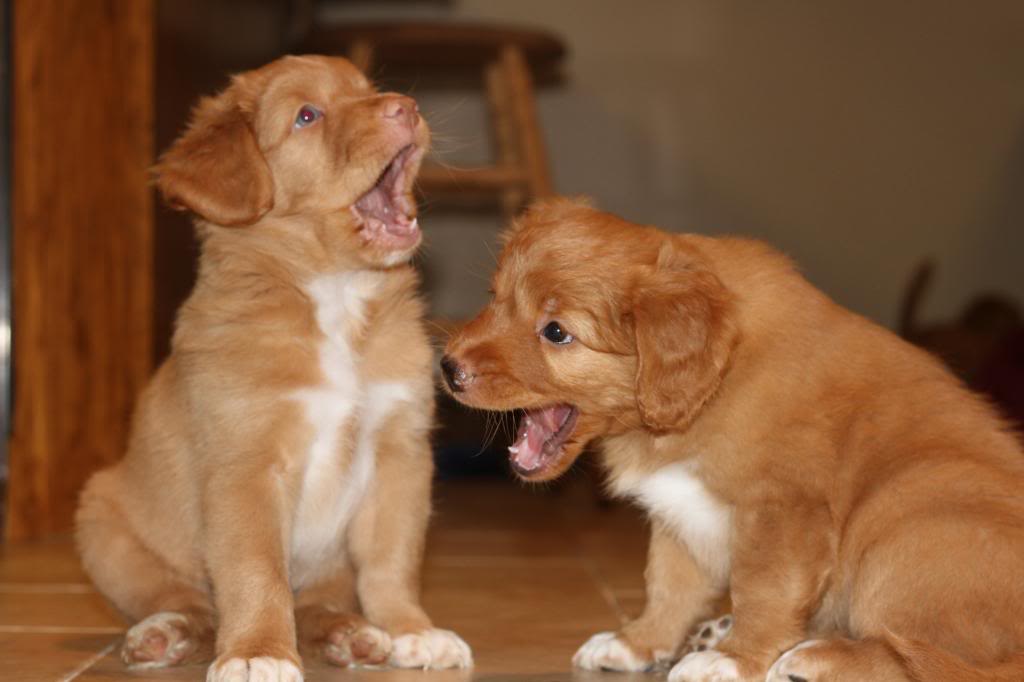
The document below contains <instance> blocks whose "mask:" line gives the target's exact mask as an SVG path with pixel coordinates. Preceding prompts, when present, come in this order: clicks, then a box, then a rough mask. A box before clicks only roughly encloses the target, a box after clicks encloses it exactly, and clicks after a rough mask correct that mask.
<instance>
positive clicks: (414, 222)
mask: <svg viewBox="0 0 1024 682" xmlns="http://www.w3.org/2000/svg"><path fill="white" fill-rule="evenodd" d="M419 227H420V219H419V218H413V219H412V222H411V223H409V229H410V230H417V229H419Z"/></svg>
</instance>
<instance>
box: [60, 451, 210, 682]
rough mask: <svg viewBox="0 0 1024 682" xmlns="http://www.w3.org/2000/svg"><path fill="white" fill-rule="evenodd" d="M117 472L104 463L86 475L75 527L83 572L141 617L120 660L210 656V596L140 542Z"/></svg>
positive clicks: (159, 663) (146, 663) (161, 662)
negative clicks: (120, 496)
mask: <svg viewBox="0 0 1024 682" xmlns="http://www.w3.org/2000/svg"><path fill="white" fill-rule="evenodd" d="M118 473H119V472H118V469H117V468H114V469H107V470H105V471H101V472H99V473H97V474H96V475H94V476H93V477H92V479H90V481H89V482H88V484H87V485H86V487H85V489H84V490H83V491H82V496H81V502H80V505H79V508H78V512H77V515H76V518H75V526H76V539H77V542H78V548H79V552H80V554H81V557H82V563H83V566H84V567H85V570H86V572H87V573H88V574H89V576H90V577H91V578H92V580H93V582H94V583H95V584H96V586H97V587H98V588H99V589H100V591H101V592H102V593H103V594H104V595H105V596H106V597H107V598H108V599H110V601H112V602H113V603H114V605H115V606H116V607H117V608H118V609H120V610H121V611H122V612H123V613H125V614H126V615H127V616H129V617H130V618H132V619H133V620H135V621H138V622H137V623H136V624H135V625H134V626H133V627H132V628H131V629H129V630H128V632H127V634H126V635H125V641H124V645H123V646H122V649H121V658H122V659H123V660H124V662H125V663H126V664H127V665H129V666H132V667H135V668H158V667H164V666H170V665H179V664H182V663H191V662H196V661H201V660H206V659H209V658H211V657H212V654H213V609H212V607H211V605H210V600H209V597H208V595H207V594H205V593H204V592H203V591H202V590H200V589H199V588H197V587H195V586H193V585H190V584H188V583H187V582H186V581H185V580H184V579H183V578H182V577H181V576H180V575H178V574H177V573H176V572H175V571H174V570H173V569H172V568H171V567H170V566H168V565H167V564H166V562H164V561H163V560H162V559H161V558H160V557H159V556H158V555H157V554H156V553H154V552H153V551H152V550H150V549H149V548H148V547H146V546H145V545H144V544H143V543H142V542H141V541H140V540H139V538H138V537H137V535H136V534H135V532H134V531H133V529H132V528H131V526H130V524H129V523H128V521H127V516H126V515H125V513H124V511H123V509H122V507H121V503H120V500H119V499H118V495H117V491H118V490H119V489H120V486H118V485H117V483H118V480H117V478H118Z"/></svg>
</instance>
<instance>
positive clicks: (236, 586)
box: [203, 465, 302, 682]
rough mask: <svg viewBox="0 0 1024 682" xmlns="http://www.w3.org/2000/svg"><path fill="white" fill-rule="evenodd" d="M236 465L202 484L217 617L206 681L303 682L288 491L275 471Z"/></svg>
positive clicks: (208, 560)
mask: <svg viewBox="0 0 1024 682" xmlns="http://www.w3.org/2000/svg"><path fill="white" fill-rule="evenodd" d="M243 467H244V465H243ZM239 468H240V467H222V468H220V469H218V470H216V471H214V472H211V475H210V478H209V480H208V483H207V485H206V488H205V490H204V500H203V502H204V514H205V519H206V527H205V533H206V535H205V545H206V556H207V562H208V570H209V573H210V580H211V582H212V584H213V593H214V603H215V604H216V608H217V615H218V618H219V622H218V628H217V658H216V660H215V661H214V662H213V664H212V665H211V666H210V668H209V670H208V672H207V680H208V682H226V681H228V680H230V681H231V682H239V681H241V682H245V681H255V680H273V681H274V682H300V681H301V680H302V671H301V663H300V661H299V655H298V652H297V651H296V646H295V619H294V615H293V611H292V591H291V587H290V585H289V583H288V567H287V562H286V556H285V549H284V547H285V542H286V538H287V530H286V528H287V526H286V524H285V522H284V518H285V515H284V513H283V509H284V504H283V502H284V500H283V497H284V491H283V490H282V486H281V485H280V484H279V482H278V481H276V479H275V478H274V476H275V475H274V474H273V473H272V472H271V471H267V470H259V471H252V470H250V471H247V472H246V471H239ZM244 468H249V467H244ZM254 468H255V467H254Z"/></svg>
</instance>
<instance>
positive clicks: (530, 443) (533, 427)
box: [508, 404, 579, 478]
mask: <svg viewBox="0 0 1024 682" xmlns="http://www.w3.org/2000/svg"><path fill="white" fill-rule="evenodd" d="M578 417H579V410H578V409H576V407H575V406H573V405H565V404H563V405H551V406H548V407H540V408H535V409H532V410H526V413H525V414H524V415H523V417H522V419H521V420H520V421H519V431H518V432H517V435H516V442H515V443H513V444H512V445H510V446H509V448H508V454H509V461H510V462H511V464H512V468H513V469H514V470H515V472H516V473H517V474H519V475H520V476H522V477H523V478H531V477H536V476H537V475H539V474H541V473H543V472H544V471H545V470H547V469H548V468H550V467H551V465H553V464H555V463H556V462H557V461H558V460H559V458H560V456H561V454H562V451H563V446H564V445H565V442H566V441H567V440H568V439H569V436H571V435H572V432H573V429H574V428H575V427H576V419H577V418H578Z"/></svg>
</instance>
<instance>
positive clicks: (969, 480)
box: [443, 200, 1024, 682]
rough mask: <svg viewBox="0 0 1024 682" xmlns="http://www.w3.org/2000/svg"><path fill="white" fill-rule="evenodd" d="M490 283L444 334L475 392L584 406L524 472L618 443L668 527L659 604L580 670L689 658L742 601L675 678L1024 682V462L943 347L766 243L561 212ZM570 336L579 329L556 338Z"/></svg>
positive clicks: (656, 518) (654, 559) (615, 459)
mask: <svg viewBox="0 0 1024 682" xmlns="http://www.w3.org/2000/svg"><path fill="white" fill-rule="evenodd" d="M493 289H494V297H493V300H492V302H491V303H490V304H489V305H488V306H487V307H486V308H485V309H484V310H483V312H482V313H481V314H480V315H479V316H478V317H477V318H476V319H475V320H473V321H471V322H470V323H469V324H468V325H467V326H466V327H465V329H464V330H463V331H462V332H461V333H459V334H457V335H456V336H455V337H454V338H452V339H451V341H450V343H449V344H448V349H447V356H446V357H445V359H444V361H443V362H444V368H445V373H446V375H447V381H448V384H449V388H450V390H452V393H453V395H454V396H455V397H456V398H457V399H458V400H460V401H462V402H463V403H466V404H467V405H471V406H474V407H478V408H486V409H503V410H504V409H513V408H528V409H530V412H528V414H531V415H534V418H535V419H536V416H537V415H542V414H544V410H543V408H548V407H549V406H552V405H575V406H576V407H577V408H578V416H575V417H572V418H575V420H576V421H575V428H574V429H573V430H572V433H571V434H570V435H568V437H567V438H566V437H565V436H564V434H562V435H550V436H549V435H548V434H549V432H550V429H549V430H548V431H544V432H543V433H542V436H543V437H550V439H553V440H551V441H550V442H554V443H558V439H559V438H565V440H564V443H561V444H560V447H557V448H556V450H555V451H553V452H549V451H547V450H545V451H543V452H544V454H542V455H536V457H535V456H534V455H532V454H531V455H528V456H527V457H525V459H524V461H523V462H520V464H522V465H523V466H525V468H521V469H520V474H521V475H522V476H523V477H524V478H526V479H527V480H547V479H551V478H554V477H556V476H558V475H559V474H561V473H562V472H564V471H565V470H566V469H567V468H568V467H569V466H570V465H571V463H572V461H573V460H574V459H575V458H576V457H577V456H578V455H579V453H580V452H581V450H582V449H583V447H584V446H585V445H586V444H587V443H589V442H591V441H596V442H597V443H599V445H600V457H601V461H602V462H603V465H604V467H605V468H606V470H607V473H608V477H609V484H610V487H611V489H612V490H613V491H614V492H616V493H618V494H620V495H623V496H629V497H634V498H636V499H637V500H639V501H640V503H641V504H644V505H645V506H646V507H648V509H649V512H650V514H651V517H652V540H651V549H650V557H649V565H648V569H647V572H646V579H647V592H648V602H647V607H646V610H645V611H644V613H643V615H641V616H640V617H639V618H638V619H637V620H635V621H633V622H631V623H629V624H628V625H626V626H625V627H624V628H622V629H621V630H620V631H619V632H618V633H617V634H616V635H615V636H614V637H612V636H611V635H608V636H606V637H604V636H598V637H596V638H595V639H594V640H592V641H591V642H590V643H588V644H587V645H586V646H585V647H584V649H581V652H580V654H578V655H577V663H578V664H580V665H583V666H584V667H594V668H596V667H607V668H622V669H648V668H650V667H652V666H654V665H655V664H657V663H659V662H666V661H671V660H674V659H677V658H678V656H679V654H680V652H681V646H682V644H683V642H684V638H685V635H686V633H687V631H688V629H689V628H691V627H692V626H693V624H694V623H696V622H698V621H699V620H700V619H701V618H704V617H707V616H708V615H711V614H712V613H713V609H714V603H715V600H716V599H719V598H721V597H722V596H723V594H725V593H726V592H727V591H728V592H730V593H731V598H732V602H733V609H734V611H733V613H734V616H735V624H734V625H733V630H732V632H731V634H730V635H729V636H728V637H727V638H726V639H725V640H724V641H723V642H722V643H721V644H720V645H719V646H718V649H717V651H704V652H695V653H692V654H690V655H688V656H687V657H685V658H683V660H682V661H680V662H679V663H678V665H676V666H675V668H673V670H672V672H671V673H670V680H672V682H677V681H683V680H685V681H688V682H693V681H697V680H700V681H706V682H711V681H718V680H743V681H744V682H748V681H749V682H753V681H755V680H756V681H757V682H761V681H762V680H765V679H766V675H767V679H768V680H770V681H771V682H775V681H776V680H780V681H782V682H789V681H797V682H799V681H800V680H807V681H808V682H829V681H832V680H876V681H882V682H885V681H894V682H895V681H905V680H908V679H909V680H916V681H917V682H954V681H961V682H964V681H975V680H977V681H980V680H990V681H995V680H1004V681H1007V682H1008V681H1009V680H1018V681H1019V680H1024V655H1022V653H1021V652H1022V651H1024V620H1022V619H1021V617H1020V611H1021V608H1022V607H1024V578H1022V576H1024V492H1022V491H1024V454H1022V449H1021V445H1020V442H1019V441H1018V440H1017V439H1016V437H1015V436H1014V435H1013V434H1011V433H1010V432H1008V430H1007V428H1006V426H1005V425H1004V424H1003V423H1002V422H1001V421H1000V419H999V418H998V417H997V416H996V415H995V414H994V412H993V410H992V409H991V408H990V406H989V405H988V404H987V403H986V402H985V401H984V400H982V399H981V398H979V397H978V396H975V395H973V394H971V393H970V392H969V391H967V390H966V389H965V388H964V387H963V386H962V385H961V384H960V383H959V382H958V381H957V380H956V379H954V378H953V377H952V376H951V374H950V373H949V372H948V371H947V370H946V369H945V368H944V367H942V366H941V365H940V364H939V363H938V362H937V361H936V360H934V359H933V358H932V357H931V356H929V355H927V354H926V353H924V352H922V351H920V350H918V349H916V348H914V347H912V346H910V345H909V344H907V343H905V342H903V341H901V340H899V339H898V338H897V337H896V336H894V335H893V334H891V333H889V332H888V331H886V330H884V329H882V328H880V327H878V326H876V325H874V324H872V323H871V322H869V321H867V320H865V319H863V318H862V317H859V316H857V315H854V314H852V313H850V312H849V311H847V310H845V309H843V308H841V307H840V306H838V305H836V304H835V303H833V302H832V301H831V300H829V299H828V298H827V297H826V296H825V295H823V294H822V293H821V292H820V291H818V290H816V289H815V288H814V287H812V286H811V285H810V284H809V283H808V282H807V281H806V280H804V279H803V278H802V277H801V276H800V275H799V274H798V272H797V271H796V269H795V268H794V267H793V265H792V264H791V263H790V262H789V261H788V260H787V259H786V258H785V257H784V256H782V255H780V254H779V253H777V252H775V251H774V250H772V249H771V248H770V247H768V246H766V245H764V244H761V243H758V242H756V241H751V240H744V239H735V238H719V239H716V238H710V237H702V236H698V235H693V234H677V235H672V234H668V233H665V232H662V231H659V230H657V229H655V228H652V227H645V226H640V225H635V224H632V223H629V222H627V221H625V220H622V219H620V218H617V217H615V216H612V215H609V214H607V213H602V212H599V211H596V210H594V209H591V208H588V207H586V206H584V205H580V204H578V203H573V202H569V201H565V200H559V201H554V202H549V203H544V204H540V205H537V206H534V207H533V208H532V209H531V210H530V211H529V212H528V213H527V214H526V215H525V217H524V218H522V219H521V220H520V221H519V222H518V223H517V224H516V225H514V226H513V227H512V228H511V229H510V231H509V233H508V234H507V236H506V245H505V248H504V251H503V253H502V254H501V256H500V259H499V264H498V270H497V273H496V274H495V276H494V282H493ZM552 321H557V323H558V326H559V327H560V329H558V330H555V331H556V332H557V333H555V332H552V336H553V337H554V338H556V339H559V340H563V339H564V338H565V337H564V334H565V333H568V334H571V335H572V337H574V339H573V340H571V341H570V342H566V343H564V344H559V343H554V342H551V341H550V340H548V338H551V337H548V338H545V334H547V333H548V332H547V331H545V330H547V329H548V325H550V323H551V322H552ZM564 414H565V410H564V409H562V410H561V411H559V412H557V415H558V418H559V419H562V418H563V415H564ZM565 419H567V420H569V421H567V422H566V423H569V424H570V426H571V423H570V422H571V418H570V417H565ZM531 428H534V427H530V426H528V425H526V426H523V427H521V431H520V438H519V440H517V444H516V448H514V449H513V452H512V458H513V463H514V464H515V463H516V461H517V458H523V457H524V456H523V453H522V452H518V450H521V449H524V448H525V449H528V450H530V452H531V453H532V452H534V451H536V450H537V448H536V447H532V448H530V447H528V440H529V434H530V433H531V431H530V429H531ZM556 433H557V434H561V433H562V432H561V431H558V432H556ZM524 434H525V435H524ZM548 442H549V441H545V443H548ZM535 459H536V460H537V461H534V460H535ZM813 638H820V639H822V641H821V642H817V643H814V644H813V645H810V646H807V647H805V648H800V649H798V650H794V651H793V652H792V653H790V654H788V655H786V656H783V654H784V652H787V651H789V650H791V649H793V648H794V647H796V646H797V645H798V644H800V643H801V642H804V641H805V640H809V639H813ZM780 657H781V658H780ZM777 661H778V662H777ZM773 664H775V665H774V667H772V666H773ZM770 668H771V670H770V671H769V669H770Z"/></svg>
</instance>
